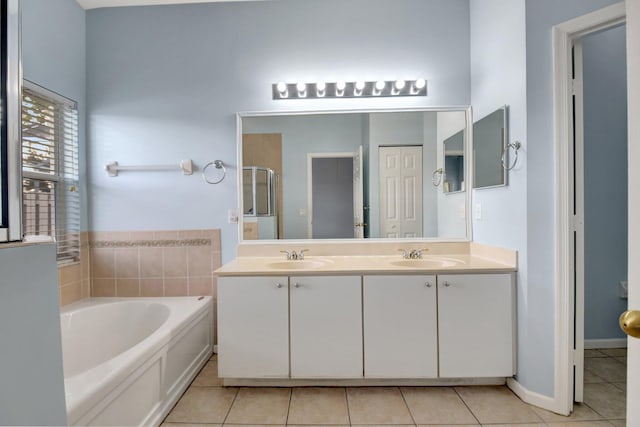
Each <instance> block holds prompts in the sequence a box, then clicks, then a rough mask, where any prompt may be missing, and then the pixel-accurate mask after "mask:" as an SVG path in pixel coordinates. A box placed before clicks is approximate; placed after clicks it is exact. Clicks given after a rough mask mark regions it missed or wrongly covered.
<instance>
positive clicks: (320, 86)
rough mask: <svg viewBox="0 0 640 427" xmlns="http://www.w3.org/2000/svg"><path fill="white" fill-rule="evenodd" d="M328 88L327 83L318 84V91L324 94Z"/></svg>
mask: <svg viewBox="0 0 640 427" xmlns="http://www.w3.org/2000/svg"><path fill="white" fill-rule="evenodd" d="M326 87H327V85H326V84H325V82H318V83H316V89H317V90H318V92H324V90H325V88H326Z"/></svg>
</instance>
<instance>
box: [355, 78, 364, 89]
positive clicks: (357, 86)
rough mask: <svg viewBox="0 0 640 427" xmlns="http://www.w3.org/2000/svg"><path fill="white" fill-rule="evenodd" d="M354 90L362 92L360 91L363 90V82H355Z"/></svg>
mask: <svg viewBox="0 0 640 427" xmlns="http://www.w3.org/2000/svg"><path fill="white" fill-rule="evenodd" d="M356 89H357V90H362V89H364V82H363V81H362V80H358V81H357V82H356Z"/></svg>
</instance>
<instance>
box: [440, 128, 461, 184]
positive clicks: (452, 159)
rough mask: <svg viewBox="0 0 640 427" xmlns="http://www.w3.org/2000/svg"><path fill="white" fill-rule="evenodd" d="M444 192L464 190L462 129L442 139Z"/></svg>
mask: <svg viewBox="0 0 640 427" xmlns="http://www.w3.org/2000/svg"><path fill="white" fill-rule="evenodd" d="M443 185H444V187H443V189H442V191H444V192H445V193H454V192H456V191H464V131H460V132H457V133H455V134H454V135H453V136H450V137H449V138H447V139H445V140H444V183H443Z"/></svg>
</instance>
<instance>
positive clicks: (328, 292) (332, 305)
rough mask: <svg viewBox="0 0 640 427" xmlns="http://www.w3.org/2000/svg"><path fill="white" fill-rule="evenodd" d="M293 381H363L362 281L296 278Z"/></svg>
mask: <svg viewBox="0 0 640 427" xmlns="http://www.w3.org/2000/svg"><path fill="white" fill-rule="evenodd" d="M291 377H293V378H359V377H362V279H361V277H360V276H318V277H291Z"/></svg>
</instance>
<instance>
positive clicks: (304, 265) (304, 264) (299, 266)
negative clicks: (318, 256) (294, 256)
mask: <svg viewBox="0 0 640 427" xmlns="http://www.w3.org/2000/svg"><path fill="white" fill-rule="evenodd" d="M325 264H326V263H325V262H324V261H320V260H311V259H302V260H295V261H294V260H291V261H280V262H271V263H269V264H267V266H268V267H270V268H276V269H278V270H307V269H312V268H318V267H322V266H323V265H325Z"/></svg>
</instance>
